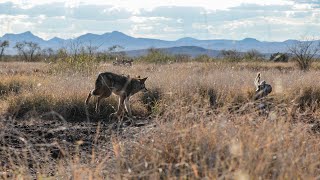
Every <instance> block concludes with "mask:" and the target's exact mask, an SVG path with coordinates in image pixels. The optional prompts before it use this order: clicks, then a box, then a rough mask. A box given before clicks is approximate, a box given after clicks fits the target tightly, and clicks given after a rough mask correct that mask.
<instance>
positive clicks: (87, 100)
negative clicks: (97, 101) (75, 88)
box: [85, 90, 93, 105]
mask: <svg viewBox="0 0 320 180" xmlns="http://www.w3.org/2000/svg"><path fill="white" fill-rule="evenodd" d="M92 91H93V90H92ZM92 91H90V92H89V94H88V97H87V99H86V101H85V103H86V105H88V103H89V100H90V98H91V96H92Z"/></svg>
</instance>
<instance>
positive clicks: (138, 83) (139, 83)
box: [131, 77, 148, 93]
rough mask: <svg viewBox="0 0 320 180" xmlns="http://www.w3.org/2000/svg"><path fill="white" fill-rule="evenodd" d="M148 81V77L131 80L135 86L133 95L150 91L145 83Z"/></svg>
mask: <svg viewBox="0 0 320 180" xmlns="http://www.w3.org/2000/svg"><path fill="white" fill-rule="evenodd" d="M147 79H148V77H145V78H140V77H138V78H133V79H132V80H131V82H132V85H133V93H137V92H139V91H144V92H146V91H148V89H147V88H146V85H145V82H146V80H147Z"/></svg>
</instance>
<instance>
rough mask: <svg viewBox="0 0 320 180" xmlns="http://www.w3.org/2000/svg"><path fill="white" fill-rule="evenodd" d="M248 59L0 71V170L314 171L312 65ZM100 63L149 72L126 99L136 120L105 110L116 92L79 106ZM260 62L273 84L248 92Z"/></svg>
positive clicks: (264, 175) (53, 173) (164, 174)
mask: <svg viewBox="0 0 320 180" xmlns="http://www.w3.org/2000/svg"><path fill="white" fill-rule="evenodd" d="M255 63H256V62H254V63H252V64H250V63H225V62H217V61H214V62H203V63H195V62H189V63H179V64H178V63H176V64H157V65H155V64H143V63H141V64H134V66H133V67H131V68H126V67H117V66H112V65H111V64H101V65H100V66H99V68H98V70H97V71H96V72H94V71H92V72H91V73H90V74H87V73H83V72H75V73H70V72H68V73H64V72H58V73H55V72H51V73H48V74H41V75H39V74H38V73H27V72H25V71H23V72H22V73H20V74H19V75H10V76H8V75H7V74H6V75H0V76H1V78H2V79H3V81H1V84H2V85H1V86H0V87H1V88H2V89H8V90H6V92H7V91H8V92H9V93H4V94H3V95H2V98H1V103H0V105H1V117H2V120H1V121H0V128H1V129H3V130H4V131H3V132H1V133H0V145H1V149H0V163H1V165H2V166H0V177H2V178H4V179H5V178H8V179H12V178H27V179H28V178H30V179H34V178H39V179H41V178H47V177H51V178H54V179H70V178H71V179H83V178H87V179H90V178H91V179H108V178H109V179H121V178H123V179H167V178H172V179H178V178H179V179H180V178H181V179H201V178H209V179H218V178H221V179H317V178H319V174H320V164H319V156H320V154H319V150H318V149H319V148H318V147H320V143H319V142H320V141H319V140H320V136H319V133H320V132H319V130H318V129H317V127H318V125H319V117H320V116H319V115H320V114H319V105H318V104H319V99H320V93H319V89H320V85H319V84H318V83H316V77H319V75H320V74H319V73H320V72H318V71H317V70H311V71H309V72H300V71H298V70H295V69H294V68H291V64H290V63H288V64H278V65H274V64H271V63H262V64H255ZM6 66H7V64H6ZM10 66H12V67H13V65H10ZM15 66H16V70H17V71H19V64H15ZM0 67H1V65H0ZM279 67H280V68H279ZM49 68H50V67H47V69H49ZM47 69H46V68H44V69H42V70H43V72H47V71H46V70H47ZM90 71H91V70H90ZM103 71H111V72H115V73H119V74H130V76H137V75H140V76H141V77H148V80H147V81H146V87H147V88H148V89H149V90H150V91H149V92H148V93H138V94H136V95H134V96H133V97H132V98H131V99H130V102H131V104H132V108H133V110H134V115H135V116H136V118H135V119H133V121H135V122H136V123H135V124H136V125H132V126H126V125H124V124H123V125H121V124H120V121H117V120H113V119H109V115H110V113H112V112H114V111H115V110H116V107H117V97H115V96H112V97H110V98H108V99H107V100H105V101H104V102H103V103H102V105H101V106H102V107H101V108H102V109H101V110H102V111H101V112H100V113H99V114H97V113H95V112H94V99H93V100H92V101H90V104H89V106H85V105H84V100H85V98H86V96H87V94H88V93H89V91H90V90H91V89H92V88H93V87H94V81H95V78H96V76H97V74H98V72H103ZM258 71H260V72H261V74H262V79H263V80H266V81H267V82H268V83H269V84H271V85H272V86H273V92H272V93H271V94H270V95H269V96H268V97H267V98H264V99H262V100H259V101H254V100H253V95H254V90H255V87H254V84H253V80H254V78H255V76H256V74H257V72H258ZM10 84H13V85H17V86H12V85H10ZM12 87H18V88H12ZM112 123H113V124H114V125H112Z"/></svg>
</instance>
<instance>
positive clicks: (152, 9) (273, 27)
mask: <svg viewBox="0 0 320 180" xmlns="http://www.w3.org/2000/svg"><path fill="white" fill-rule="evenodd" d="M21 2H22V1H18V0H14V1H11V2H3V3H0V35H3V34H4V33H20V32H24V31H29V30H30V31H32V32H33V33H35V34H36V35H41V37H42V38H45V39H49V38H52V37H54V36H58V37H62V38H70V37H75V36H78V35H80V34H84V33H88V32H90V33H97V34H103V33H105V32H111V31H114V30H118V31H121V32H124V33H127V34H129V35H132V36H136V37H153V38H162V39H168V40H175V39H178V38H181V37H184V36H190V37H195V38H199V39H222V38H224V39H243V38H246V37H253V38H257V39H259V40H285V39H294V38H299V36H300V35H302V34H306V33H311V34H316V33H319V31H320V13H319V12H320V2H319V1H318V0H298V1H293V0H269V1H262V0H248V1H242V0H237V1H234V0H232V1H231V0H225V1H223V3H222V2H220V1H219V3H220V4H219V3H218V1H204V0H200V1H197V2H198V3H195V0H184V1H182V0H177V1H170V0H164V1H161V2H160V1H159V2H158V1H151V0H150V1H146V2H140V3H137V2H136V1H127V0H124V1H121V2H119V1H116V0H110V1H102V0H101V1H100V0H92V1H90V2H88V1H87V2H82V1H69V2H68V3H66V2H64V1H62V0H56V1H53V0H52V1H35V0H28V1H24V2H27V3H22V4H21ZM28 2H29V3H28ZM40 2H41V3H40ZM126 3H127V4H126ZM192 4H196V5H197V6H193V5H192Z"/></svg>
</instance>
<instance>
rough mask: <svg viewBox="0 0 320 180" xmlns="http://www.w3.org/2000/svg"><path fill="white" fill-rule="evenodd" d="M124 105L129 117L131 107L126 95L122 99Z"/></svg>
mask: <svg viewBox="0 0 320 180" xmlns="http://www.w3.org/2000/svg"><path fill="white" fill-rule="evenodd" d="M124 105H125V108H126V110H127V112H128V114H129V117H131V116H132V113H131V107H130V103H129V97H127V98H126V99H125V100H124Z"/></svg>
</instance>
